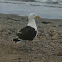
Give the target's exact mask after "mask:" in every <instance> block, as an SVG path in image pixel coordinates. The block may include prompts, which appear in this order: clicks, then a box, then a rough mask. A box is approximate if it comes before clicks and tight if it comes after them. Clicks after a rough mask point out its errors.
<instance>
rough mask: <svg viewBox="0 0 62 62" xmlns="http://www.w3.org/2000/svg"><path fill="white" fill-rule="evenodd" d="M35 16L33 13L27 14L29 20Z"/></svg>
mask: <svg viewBox="0 0 62 62" xmlns="http://www.w3.org/2000/svg"><path fill="white" fill-rule="evenodd" d="M35 18H36V15H35V14H34V13H31V14H30V15H29V16H28V19H29V20H32V19H35Z"/></svg>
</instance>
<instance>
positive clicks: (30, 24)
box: [27, 19, 37, 30]
mask: <svg viewBox="0 0 62 62" xmlns="http://www.w3.org/2000/svg"><path fill="white" fill-rule="evenodd" d="M27 26H31V27H33V28H34V29H35V30H37V26H36V22H35V20H34V19H29V22H28V25H27Z"/></svg>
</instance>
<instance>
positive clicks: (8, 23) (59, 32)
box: [0, 14, 62, 62]
mask: <svg viewBox="0 0 62 62" xmlns="http://www.w3.org/2000/svg"><path fill="white" fill-rule="evenodd" d="M27 23H28V21H27V16H18V15H13V14H0V62H62V20H61V19H46V18H40V19H36V23H37V26H38V35H37V38H35V39H34V40H33V41H32V42H29V41H26V49H25V48H24V44H25V42H23V41H21V42H20V43H17V44H15V43H14V41H13V38H15V37H17V36H16V33H17V32H18V31H19V30H20V29H21V28H23V27H25V26H26V25H27Z"/></svg>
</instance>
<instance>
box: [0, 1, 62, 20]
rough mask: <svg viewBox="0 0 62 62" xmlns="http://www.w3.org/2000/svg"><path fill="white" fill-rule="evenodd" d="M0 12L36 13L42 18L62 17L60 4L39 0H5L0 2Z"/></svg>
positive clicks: (23, 14)
mask: <svg viewBox="0 0 62 62" xmlns="http://www.w3.org/2000/svg"><path fill="white" fill-rule="evenodd" d="M0 13H4V14H17V15H20V16H27V15H29V14H30V13H36V14H37V15H40V16H41V17H42V18H50V19H62V5H60V6H59V5H58V4H45V3H41V2H32V3H31V2H19V1H9V2H8V1H5V3H3V2H1V3H0Z"/></svg>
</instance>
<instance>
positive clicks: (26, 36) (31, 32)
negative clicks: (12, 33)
mask: <svg viewBox="0 0 62 62" xmlns="http://www.w3.org/2000/svg"><path fill="white" fill-rule="evenodd" d="M19 32H20V33H17V36H18V37H19V38H20V39H23V40H33V38H34V37H35V36H36V31H35V29H34V28H32V27H30V26H26V27H25V28H23V29H21V30H20V31H19Z"/></svg>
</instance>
